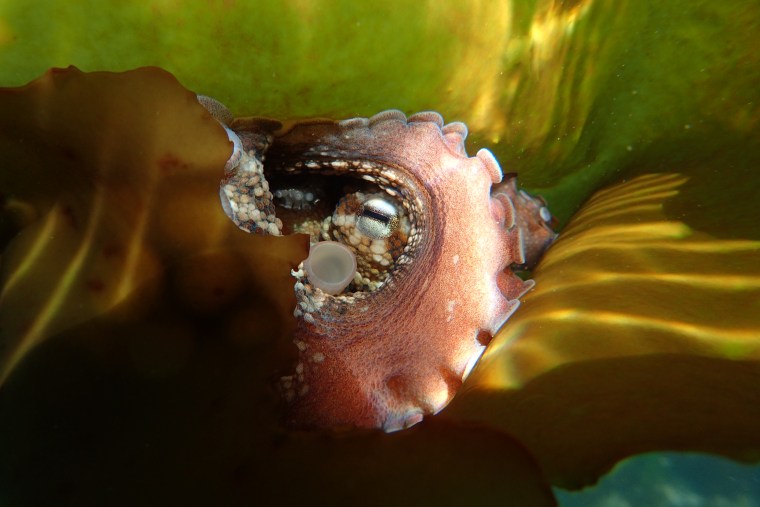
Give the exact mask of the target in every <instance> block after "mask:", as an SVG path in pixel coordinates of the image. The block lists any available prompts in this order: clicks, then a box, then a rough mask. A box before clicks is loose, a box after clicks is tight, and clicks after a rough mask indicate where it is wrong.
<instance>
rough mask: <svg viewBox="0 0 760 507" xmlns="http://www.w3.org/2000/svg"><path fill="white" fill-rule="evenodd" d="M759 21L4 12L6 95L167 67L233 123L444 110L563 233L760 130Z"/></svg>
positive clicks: (195, 1) (482, 14)
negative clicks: (717, 145) (614, 189)
mask: <svg viewBox="0 0 760 507" xmlns="http://www.w3.org/2000/svg"><path fill="white" fill-rule="evenodd" d="M759 19H760V4H758V3H756V2H746V1H745V0H728V1H724V2H693V1H689V0H676V1H671V2H667V3H663V2H658V1H656V0H620V1H616V2H614V3H612V2H600V1H593V0H573V1H567V0H525V1H522V0H521V1H517V0H511V1H510V0H471V1H468V2H407V1H405V0H390V1H385V2H356V1H353V0H323V1H318V2H304V1H299V0H259V1H256V2H234V1H223V0H217V1H212V2H209V1H207V0H163V1H152V2H118V3H108V4H105V3H103V2H98V1H96V0H78V1H75V2H57V3H54V4H52V3H50V2H28V1H23V0H5V1H4V2H0V61H2V62H3V65H2V66H0V84H3V85H5V86H9V85H20V84H23V83H25V82H27V81H29V80H30V79H33V78H35V77H36V76H38V75H40V74H41V73H42V72H44V71H45V70H46V69H47V68H49V67H55V66H67V65H70V64H74V65H77V66H79V67H80V68H82V69H85V70H89V71H93V70H126V69H130V68H134V67H138V66H142V65H158V66H161V67H163V68H165V69H167V70H169V71H170V72H172V73H173V74H174V75H175V76H177V78H178V79H179V80H180V82H182V83H183V84H184V85H185V86H187V87H188V88H190V89H192V90H195V91H197V92H199V93H204V94H207V95H210V96H213V97H216V98H218V99H219V100H220V101H222V102H223V103H224V104H227V105H228V106H229V107H230V109H231V110H232V111H233V112H234V113H235V114H236V115H238V116H245V115H265V116H272V117H276V118H280V119H289V118H301V117H309V116H330V117H336V118H345V117H350V116H355V115H371V114H374V113H376V112H378V111H382V110H385V109H388V108H399V109H402V110H404V111H406V112H407V113H413V112H417V111H420V110H426V109H434V110H438V111H440V112H441V113H442V114H443V115H444V117H445V118H446V119H447V120H448V121H457V120H458V121H464V122H466V123H467V124H468V126H469V129H470V132H471V134H472V136H471V139H472V141H471V142H472V144H471V147H470V152H471V153H474V152H475V151H476V150H477V148H479V147H481V146H486V147H488V148H491V149H492V150H493V151H494V152H495V154H496V155H497V158H499V160H500V161H501V163H502V165H503V166H504V167H505V169H506V170H507V171H509V172H518V173H520V175H521V181H522V183H523V184H524V185H526V186H527V187H529V188H532V189H534V190H540V192H541V193H542V194H544V195H545V197H547V198H548V200H549V202H550V203H551V206H552V209H553V213H554V215H555V216H557V217H558V218H559V219H560V221H561V223H563V224H564V223H566V221H567V220H568V219H569V218H570V216H571V215H572V213H573V212H575V211H576V210H577V209H578V208H579V207H580V205H581V204H582V202H583V201H584V200H585V199H586V198H587V197H588V196H590V195H591V193H593V192H594V191H595V190H596V189H598V188H599V187H600V185H601V184H609V183H612V182H614V178H616V177H617V175H618V172H619V171H620V170H621V168H623V167H625V166H627V165H629V164H630V163H631V162H632V161H633V160H634V159H635V158H637V157H638V155H639V154H640V153H641V152H642V151H644V150H646V149H647V148H648V147H649V146H650V145H651V144H652V143H656V142H658V141H659V140H662V139H663V138H667V139H673V138H678V137H679V136H680V135H682V134H691V133H690V132H689V130H694V129H696V130H698V129H699V127H700V126H701V125H702V123H703V122H705V121H708V122H710V121H713V122H717V123H722V124H723V125H724V127H725V128H727V129H728V130H732V131H733V130H737V131H742V132H748V131H749V130H751V129H753V128H755V126H756V119H757V112H758V108H759V107H760V105H759V104H760V100H759V98H758V92H757V86H756V83H757V82H758V81H759V80H760V74H759V72H760V71H759V70H758V69H760V62H759V59H760V56H759V54H758V52H757V51H754V48H755V47H757V46H758V43H760V40H758V39H760V30H758V20H759ZM687 56H688V57H687ZM701 141H702V142H709V139H707V138H706V137H702V139H701Z"/></svg>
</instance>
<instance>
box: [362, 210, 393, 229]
mask: <svg viewBox="0 0 760 507" xmlns="http://www.w3.org/2000/svg"><path fill="white" fill-rule="evenodd" d="M362 215H363V216H365V217H367V218H371V219H373V220H377V221H378V222H382V223H383V225H388V224H389V223H390V222H391V218H390V217H387V216H385V215H383V214H381V213H378V212H376V211H374V210H371V209H366V208H365V209H364V211H363V212H362Z"/></svg>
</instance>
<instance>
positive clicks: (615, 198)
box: [442, 151, 760, 488]
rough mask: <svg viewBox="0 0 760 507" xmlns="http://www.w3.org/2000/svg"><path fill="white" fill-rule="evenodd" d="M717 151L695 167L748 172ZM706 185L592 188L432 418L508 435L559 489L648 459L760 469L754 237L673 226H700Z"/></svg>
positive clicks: (660, 176)
mask: <svg viewBox="0 0 760 507" xmlns="http://www.w3.org/2000/svg"><path fill="white" fill-rule="evenodd" d="M727 153H728V155H725V156H724V158H723V159H716V160H704V161H702V162H701V163H702V164H703V165H705V166H707V167H725V166H726V165H727V164H728V163H729V161H731V162H733V163H735V164H737V165H738V166H740V165H742V164H752V161H748V160H746V159H745V157H744V156H743V155H739V156H737V155H736V153H737V152H731V151H728V152H727ZM712 174H713V172H712V171H704V172H701V173H700V172H698V171H690V176H685V175H684V174H679V173H648V174H643V175H640V176H636V177H633V178H631V179H630V180H629V181H626V182H623V183H619V184H617V185H614V186H612V187H610V188H607V189H604V190H601V191H599V192H597V193H596V194H595V195H594V196H593V197H592V198H591V199H590V200H589V201H588V202H587V203H586V204H585V205H584V206H583V208H582V209H581V210H580V211H579V212H578V213H577V214H576V215H575V216H574V217H573V219H572V220H571V222H570V223H569V224H568V226H567V227H566V228H565V229H564V230H563V232H562V234H561V236H560V238H559V239H558V240H557V242H556V243H555V244H554V245H553V246H552V247H551V249H550V250H549V251H548V252H547V254H546V256H545V257H544V259H543V260H542V262H541V263H540V264H539V266H538V267H537V268H536V271H535V272H534V275H535V280H536V287H535V289H534V290H533V291H531V292H530V293H529V294H528V295H526V296H525V298H524V301H523V304H522V307H521V308H520V311H518V312H517V313H516V314H515V316H514V317H513V318H512V319H511V320H510V322H509V325H507V326H505V328H504V329H503V331H502V332H501V333H500V334H499V335H498V336H497V337H496V338H495V339H494V341H493V342H492V344H491V345H490V347H489V348H488V349H487V351H486V353H485V354H484V356H483V358H482V359H481V362H480V363H479V364H478V366H477V367H476V369H475V371H474V372H473V374H472V376H471V377H470V379H468V382H467V383H466V386H465V390H464V392H462V393H461V394H460V395H459V396H458V397H457V398H455V400H454V402H453V403H452V405H451V406H450V408H449V410H447V411H446V412H445V413H443V414H442V417H443V418H446V419H448V418H454V419H457V420H460V419H461V420H475V421H479V422H484V421H486V422H488V423H489V425H493V426H495V427H498V428H500V429H502V430H504V431H506V432H507V433H509V434H511V435H514V436H516V437H517V438H518V439H519V440H520V441H521V442H523V443H525V445H526V446H527V447H528V449H530V450H531V452H533V453H534V455H535V456H536V457H537V459H538V461H539V463H540V464H541V466H542V468H543V470H544V471H545V472H546V473H547V474H548V476H549V477H550V480H551V481H552V482H553V483H554V484H558V485H563V486H565V487H572V488H577V487H579V486H583V485H586V484H588V483H590V482H593V481H594V480H595V479H596V478H597V477H598V476H599V475H600V474H601V473H603V472H605V471H606V470H607V469H609V468H610V467H611V466H612V465H613V464H614V463H615V462H616V461H618V460H619V459H622V458H623V457H626V456H629V455H631V454H635V453H641V452H646V451H652V450H663V449H671V450H690V451H703V452H712V453H718V454H723V455H726V456H729V457H732V458H735V459H742V460H751V461H754V460H757V459H758V458H760V438H758V434H757V431H756V428H757V427H758V424H760V408H759V407H760V390H758V388H757V386H758V385H760V384H758V382H760V320H759V319H758V315H760V263H759V262H758V260H760V234H759V233H760V231H758V229H757V228H755V231H754V234H752V235H751V236H750V237H749V238H742V239H739V238H732V237H728V238H721V237H716V236H715V235H713V234H710V233H708V232H705V231H703V230H699V229H695V228H693V227H690V226H689V225H688V224H690V223H691V224H692V225H693V224H700V223H701V217H700V215H701V214H702V212H701V211H700V210H699V208H698V207H694V206H693V205H692V203H693V202H694V201H704V202H707V201H709V198H710V194H711V193H712V192H714V183H713V181H712ZM722 195H723V196H725V197H723V198H724V199H728V198H730V197H728V196H730V193H726V194H722ZM751 205H752V204H751V202H750V201H746V202H744V203H740V204H739V206H738V207H739V208H741V207H742V206H745V207H746V208H747V209H746V210H745V212H746V213H749V207H750V206H751ZM692 209H694V210H696V211H692ZM713 209H715V208H713ZM695 215H696V217H695ZM692 219H693V220H692ZM737 221H738V223H739V224H740V226H741V224H742V220H741V219H737ZM726 229H733V228H732V227H730V225H727V226H726ZM738 230H741V227H739V228H738ZM734 231H735V232H736V229H734Z"/></svg>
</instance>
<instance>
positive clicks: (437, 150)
mask: <svg viewBox="0 0 760 507" xmlns="http://www.w3.org/2000/svg"><path fill="white" fill-rule="evenodd" d="M201 103H202V104H204V105H206V107H207V108H208V109H209V111H210V112H211V114H212V115H213V116H214V117H215V118H216V119H217V120H218V121H219V122H220V123H221V124H222V125H223V126H224V127H225V128H226V129H227V130H228V136H229V137H230V141H231V142H232V147H233V154H232V156H231V158H230V162H228V167H227V168H226V169H225V173H224V178H223V179H222V181H221V185H220V195H221V197H222V206H223V209H224V211H225V213H226V214H227V215H228V216H229V217H230V219H231V220H232V221H233V222H234V223H235V224H236V225H237V226H238V227H239V228H241V229H243V230H245V231H247V232H250V233H254V234H272V235H277V234H281V233H286V234H287V233H292V232H298V233H304V234H308V235H309V238H310V243H311V245H312V246H311V250H310V252H311V253H310V255H309V257H308V258H307V259H305V260H304V262H303V263H302V264H301V265H300V266H298V268H297V269H294V270H293V272H292V274H293V277H294V278H295V283H294V290H295V294H296V302H297V304H296V308H295V309H294V317H295V318H296V320H297V324H296V331H295V336H294V343H295V344H296V346H297V348H298V354H299V358H298V362H297V366H296V368H295V373H291V374H289V375H287V376H285V377H283V379H282V382H281V385H280V387H281V390H282V393H283V397H284V399H285V400H286V402H287V405H288V412H287V416H286V418H285V419H286V423H287V424H288V425H289V426H292V427H298V428H331V427H347V426H349V427H359V428H381V429H383V430H385V431H395V430H400V429H403V428H407V427H409V426H411V425H413V424H416V423H417V422H419V421H420V420H422V418H423V417H424V416H426V415H430V414H434V413H436V412H438V411H439V410H441V409H443V408H444V407H445V406H446V405H447V404H448V402H449V401H450V400H451V398H452V397H453V396H454V394H455V393H456V391H457V389H458V388H459V386H460V385H461V383H462V381H463V380H464V379H465V378H466V377H467V375H468V374H469V372H470V371H471V370H472V368H473V367H474V366H475V364H476V363H477V360H478V358H479V357H480V356H481V354H482V353H483V350H484V349H485V346H486V344H487V343H488V342H489V341H490V339H491V337H492V336H493V335H494V334H495V333H496V332H497V331H498V330H499V328H500V327H501V326H502V325H503V324H504V323H505V322H506V320H507V319H508V318H509V316H510V315H511V314H512V313H513V312H514V311H515V310H516V309H517V307H518V306H519V301H518V298H519V297H520V296H521V295H522V294H524V293H525V292H526V291H527V290H529V289H530V288H531V287H532V282H530V281H523V280H522V279H521V278H520V277H518V276H517V274H516V273H515V271H516V270H517V269H524V268H525V266H526V265H528V264H531V265H532V264H533V263H535V262H536V261H537V259H538V257H539V256H540V254H541V252H542V251H543V249H545V248H546V247H547V246H548V245H549V243H551V240H553V239H554V236H555V234H554V232H553V231H551V228H550V224H549V223H548V222H547V220H546V218H547V216H550V215H549V214H548V210H546V206H545V203H544V202H543V200H541V199H540V198H534V197H532V196H530V195H529V194H526V193H524V192H522V191H520V190H518V188H517V186H516V182H515V177H514V175H508V176H507V178H506V179H504V178H503V173H502V171H501V168H500V166H499V163H498V162H497V161H496V158H495V157H494V156H493V154H491V152H490V151H488V150H486V149H482V150H480V151H479V152H478V153H477V155H476V156H474V157H469V156H467V154H466V149H465V139H466V137H467V127H466V126H465V125H464V124H463V123H459V122H454V123H449V124H444V121H443V118H442V117H441V115H440V114H438V113H436V112H432V111H424V112H421V113H417V114H414V115H411V116H409V117H408V118H407V116H406V115H405V114H404V113H403V112H401V111H398V110H389V111H384V112H381V113H378V114H376V115H374V116H372V117H371V118H368V119H367V118H351V119H347V120H341V121H333V120H308V121H301V122H293V123H290V124H285V123H282V122H278V121H274V120H265V119H256V118H236V119H234V120H230V116H231V115H230V114H228V112H227V111H225V110H224V109H222V108H220V107H219V103H218V102H217V101H213V99H211V100H209V99H206V98H204V99H202V100H201ZM230 166H232V167H230ZM531 234H536V235H538V236H539V237H537V238H536V239H535V240H534V238H532V237H530V235H531ZM526 245H528V246H527V247H526ZM316 252H319V254H317V253H316Z"/></svg>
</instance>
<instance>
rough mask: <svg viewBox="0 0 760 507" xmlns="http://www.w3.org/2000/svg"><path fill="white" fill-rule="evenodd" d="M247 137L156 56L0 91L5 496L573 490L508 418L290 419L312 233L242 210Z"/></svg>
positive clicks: (284, 496)
mask: <svg viewBox="0 0 760 507" xmlns="http://www.w3.org/2000/svg"><path fill="white" fill-rule="evenodd" d="M230 150H231V147H230V143H229V141H228V140H227V137H226V135H225V134H224V131H223V130H222V129H221V128H220V127H219V125H218V124H217V123H216V122H215V121H213V120H212V119H211V118H210V116H209V114H208V113H207V112H206V111H205V110H204V109H203V108H202V107H201V106H200V105H199V104H198V103H197V101H196V98H195V94H193V93H192V92H189V91H188V90H186V89H184V88H182V87H181V86H180V85H179V84H178V83H177V81H176V80H175V79H174V78H173V77H172V76H171V75H170V74H168V73H166V72H165V71H162V70H159V69H156V68H144V69H138V70H135V71H130V72H126V73H121V74H118V73H105V72H98V73H92V74H85V73H82V72H79V71H78V70H76V69H73V68H71V69H68V70H54V71H51V72H49V73H48V74H46V75H45V76H44V77H43V78H41V79H40V80H38V81H35V82H34V83H31V84H30V85H28V86H26V87H23V88H20V89H5V90H0V153H1V154H2V160H3V161H5V163H6V165H5V166H4V167H3V169H2V171H1V172H0V188H1V189H2V191H3V194H2V201H1V202H2V205H3V208H2V214H0V217H2V220H0V223H2V224H4V225H3V228H2V229H0V230H3V231H5V232H4V235H3V236H2V239H3V244H2V246H3V250H2V257H0V261H1V262H2V278H0V283H2V285H1V286H0V290H1V291H2V304H1V305H0V344H2V346H3V348H2V350H3V354H4V355H3V356H2V361H3V362H2V365H3V370H2V371H3V374H4V378H3V384H2V386H0V456H2V459H0V504H1V505H6V504H7V505H19V506H24V505H53V504H54V505H72V506H81V505H216V504H218V505H225V506H226V505H252V504H258V503H262V502H264V503H271V504H274V503H276V504H283V503H284V504H289V503H306V502H316V503H320V504H322V503H324V504H330V505H359V504H362V505H372V504H375V505H390V504H395V503H399V502H401V503H426V502H430V501H435V502H436V503H438V504H441V505H462V504H464V503H467V504H473V505H478V504H480V505H486V504H488V505H492V504H493V503H504V502H505V501H507V500H508V499H515V500H516V501H518V502H519V503H520V505H526V506H536V507H541V506H550V505H554V500H553V496H552V493H551V490H550V488H549V486H548V485H547V484H546V483H545V481H544V479H543V476H542V475H541V473H540V471H539V470H538V467H537V466H536V464H535V462H534V461H533V460H532V458H531V457H530V456H529V455H528V454H527V453H526V452H525V451H524V449H523V448H522V446H521V445H520V444H518V443H517V442H516V441H514V440H513V439H512V438H511V437H509V436H507V435H504V434H502V433H501V432H498V431H482V430H480V429H472V428H467V427H464V426H461V425H459V424H455V425H453V424H447V423H445V422H437V423H427V424H424V425H421V426H420V427H418V428H416V429H414V430H413V431H409V432H402V433H398V434H395V435H386V434H384V433H382V432H349V433H344V434H340V433H339V434H332V433H318V432H313V433H295V432H288V431H286V430H284V429H283V427H282V426H281V424H280V417H281V415H282V408H283V407H282V406H281V403H282V402H281V398H280V395H279V393H278V392H277V389H276V386H277V379H278V378H279V376H280V375H282V374H283V373H287V372H288V371H290V370H291V369H292V367H293V363H294V361H295V355H296V354H295V352H296V350H295V346H294V345H293V344H292V342H291V340H292V331H293V327H294V324H295V319H294V318H293V313H292V312H293V308H294V305H295V297H294V292H293V283H294V282H293V278H292V276H291V275H290V272H291V269H292V268H294V267H295V266H297V265H298V263H299V262H300V261H301V260H302V259H303V258H305V257H306V255H307V238H306V237H305V236H295V235H294V236H290V237H286V238H273V237H260V236H253V235H250V234H246V233H244V232H243V231H240V230H239V229H238V228H237V227H236V226H235V225H234V224H233V223H232V222H231V221H230V220H228V218H227V217H226V216H225V215H224V212H223V210H222V207H221V204H220V201H219V180H220V178H221V177H222V174H223V167H224V163H225V162H226V159H227V157H228V156H229V153H230Z"/></svg>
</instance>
